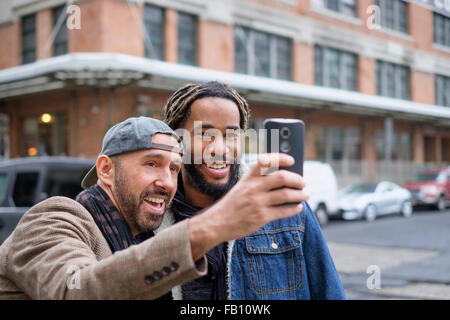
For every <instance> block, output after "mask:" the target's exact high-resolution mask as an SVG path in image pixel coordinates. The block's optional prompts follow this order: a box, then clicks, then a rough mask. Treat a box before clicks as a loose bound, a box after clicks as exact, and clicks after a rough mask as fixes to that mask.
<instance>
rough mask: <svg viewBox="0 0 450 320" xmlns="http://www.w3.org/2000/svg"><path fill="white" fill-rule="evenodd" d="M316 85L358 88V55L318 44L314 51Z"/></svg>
mask: <svg viewBox="0 0 450 320" xmlns="http://www.w3.org/2000/svg"><path fill="white" fill-rule="evenodd" d="M314 74H315V76H314V78H315V83H316V85H319V86H325V87H332V88H338V89H344V90H354V91H356V90H357V77H358V72H357V55H356V54H354V53H351V52H346V51H341V50H337V49H332V48H329V47H324V46H319V45H316V47H315V51H314Z"/></svg>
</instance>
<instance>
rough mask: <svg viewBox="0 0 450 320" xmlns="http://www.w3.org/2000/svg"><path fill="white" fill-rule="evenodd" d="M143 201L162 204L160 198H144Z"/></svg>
mask: <svg viewBox="0 0 450 320" xmlns="http://www.w3.org/2000/svg"><path fill="white" fill-rule="evenodd" d="M145 200H147V201H150V202H155V203H163V202H164V199H161V198H145Z"/></svg>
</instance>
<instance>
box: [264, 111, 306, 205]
mask: <svg viewBox="0 0 450 320" xmlns="http://www.w3.org/2000/svg"><path fill="white" fill-rule="evenodd" d="M264 128H265V129H266V130H267V131H266V132H267V133H266V152H268V153H271V152H282V153H286V154H289V155H290V156H292V157H293V158H294V160H295V163H294V165H292V166H290V167H280V168H279V169H285V170H289V171H291V172H294V173H297V174H299V175H301V176H303V159H304V144H305V142H304V140H305V139H304V137H305V124H304V122H303V121H302V120H298V119H280V118H272V119H267V120H265V121H264ZM285 205H292V203H286V204H285Z"/></svg>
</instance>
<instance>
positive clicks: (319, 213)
mask: <svg viewBox="0 0 450 320" xmlns="http://www.w3.org/2000/svg"><path fill="white" fill-rule="evenodd" d="M315 213H316V217H317V221H319V224H320V226H322V227H323V226H325V225H327V223H328V213H327V208H325V206H324V205H323V204H321V205H319V206H318V207H317V209H316V212H315Z"/></svg>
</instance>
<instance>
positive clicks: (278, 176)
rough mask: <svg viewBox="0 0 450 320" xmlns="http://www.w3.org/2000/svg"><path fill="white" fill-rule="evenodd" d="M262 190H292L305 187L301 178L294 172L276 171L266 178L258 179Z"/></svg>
mask: <svg viewBox="0 0 450 320" xmlns="http://www.w3.org/2000/svg"><path fill="white" fill-rule="evenodd" d="M259 179H261V182H259V183H260V184H261V186H262V189H263V190H272V189H277V188H282V187H288V188H293V189H303V188H304V187H305V180H304V179H303V177H302V176H301V175H299V174H297V173H295V172H292V171H288V170H277V171H275V172H272V173H271V174H269V175H267V176H263V177H260V178H259Z"/></svg>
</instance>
